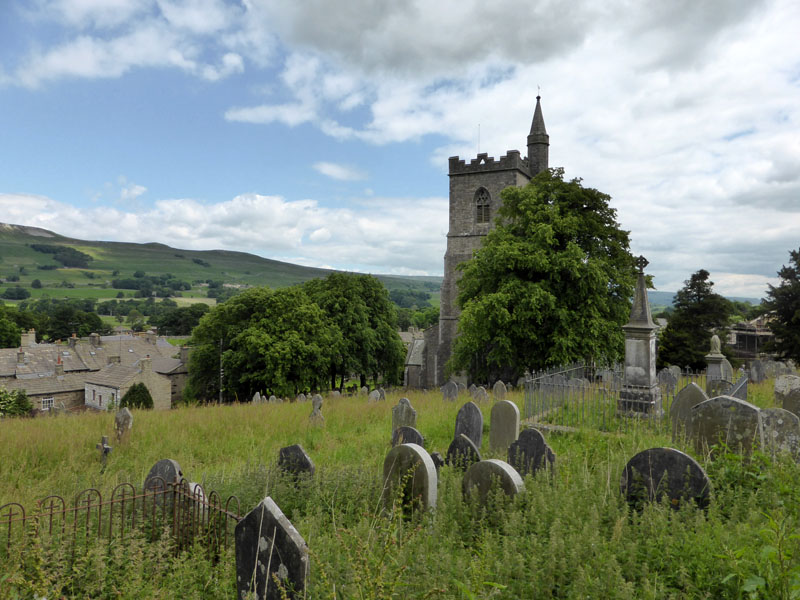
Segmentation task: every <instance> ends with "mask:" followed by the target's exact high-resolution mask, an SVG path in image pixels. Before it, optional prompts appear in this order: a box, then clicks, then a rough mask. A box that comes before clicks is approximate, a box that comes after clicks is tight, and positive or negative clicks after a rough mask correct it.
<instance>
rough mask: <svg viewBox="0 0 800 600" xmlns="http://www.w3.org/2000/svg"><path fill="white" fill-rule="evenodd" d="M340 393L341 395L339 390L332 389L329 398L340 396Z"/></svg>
mask: <svg viewBox="0 0 800 600" xmlns="http://www.w3.org/2000/svg"><path fill="white" fill-rule="evenodd" d="M341 395H342V394H341V392H340V391H339V390H333V391H332V392H331V398H338V397H339V396H341Z"/></svg>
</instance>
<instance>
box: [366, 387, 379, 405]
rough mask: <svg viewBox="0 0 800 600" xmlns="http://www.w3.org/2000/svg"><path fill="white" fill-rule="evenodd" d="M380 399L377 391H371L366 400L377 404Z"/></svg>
mask: <svg viewBox="0 0 800 600" xmlns="http://www.w3.org/2000/svg"><path fill="white" fill-rule="evenodd" d="M380 399H381V393H380V392H379V391H378V390H372V391H371V392H370V393H369V398H368V400H369V401H370V402H378V401H380Z"/></svg>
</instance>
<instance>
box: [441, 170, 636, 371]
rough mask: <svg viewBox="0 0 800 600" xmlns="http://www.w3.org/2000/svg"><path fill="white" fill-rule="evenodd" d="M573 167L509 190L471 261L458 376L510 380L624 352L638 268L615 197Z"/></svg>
mask: <svg viewBox="0 0 800 600" xmlns="http://www.w3.org/2000/svg"><path fill="white" fill-rule="evenodd" d="M563 177H564V171H563V169H550V170H548V171H544V172H542V173H540V174H539V175H537V176H536V177H535V178H534V179H532V180H531V182H530V183H529V184H528V185H527V186H526V187H524V188H513V187H512V188H507V189H505V190H504V191H503V192H502V199H503V206H502V207H501V208H500V209H499V211H498V219H497V222H496V226H495V228H494V229H493V230H492V231H491V232H490V233H489V235H488V236H487V237H486V239H485V240H484V243H483V246H482V247H481V248H480V249H479V250H478V251H477V252H476V253H475V256H474V258H473V259H472V260H469V261H467V262H466V263H463V264H462V265H461V266H460V268H461V270H462V272H463V274H462V277H461V280H460V282H459V295H458V303H459V306H460V307H461V310H462V313H461V317H460V320H459V332H460V334H459V337H458V338H457V340H456V343H455V346H454V352H453V357H452V359H451V362H450V368H451V370H466V371H469V372H470V373H471V374H472V376H473V377H474V378H478V379H481V380H491V379H494V378H496V377H498V376H503V377H509V376H513V375H514V374H519V373H522V372H524V371H525V370H526V369H530V370H533V369H539V368H542V367H546V366H550V365H558V364H565V363H568V362H570V361H574V360H578V359H585V360H592V359H593V360H596V361H601V362H603V361H613V360H617V359H619V358H620V357H621V356H622V352H623V346H624V336H623V332H622V330H621V326H622V325H624V324H625V323H626V322H627V319H628V317H629V315H630V299H631V297H632V295H633V286H634V282H635V269H634V264H633V257H632V255H631V253H630V250H629V242H628V232H627V231H624V230H622V229H620V226H619V224H618V223H617V221H616V211H615V210H614V209H612V208H610V207H609V200H610V197H609V196H608V195H606V194H603V193H601V192H599V191H597V190H595V189H592V188H585V187H583V186H582V185H581V182H580V180H579V179H573V180H571V181H564V178H563Z"/></svg>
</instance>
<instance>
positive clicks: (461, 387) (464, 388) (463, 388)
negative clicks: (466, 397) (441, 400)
mask: <svg viewBox="0 0 800 600" xmlns="http://www.w3.org/2000/svg"><path fill="white" fill-rule="evenodd" d="M466 391H467V386H466V385H464V384H463V383H461V382H459V383H458V393H459V394H464V393H466Z"/></svg>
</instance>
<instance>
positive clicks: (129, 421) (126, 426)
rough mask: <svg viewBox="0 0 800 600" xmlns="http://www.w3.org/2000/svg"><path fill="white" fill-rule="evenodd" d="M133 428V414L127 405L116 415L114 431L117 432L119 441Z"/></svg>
mask: <svg viewBox="0 0 800 600" xmlns="http://www.w3.org/2000/svg"><path fill="white" fill-rule="evenodd" d="M132 428H133V415H132V414H131V411H129V410H128V408H127V407H125V408H122V409H120V410H118V411H117V414H116V415H114V431H115V432H116V434H117V441H118V442H119V441H121V440H122V438H123V437H125V436H127V434H128V433H129V432H130V430H131V429H132Z"/></svg>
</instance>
